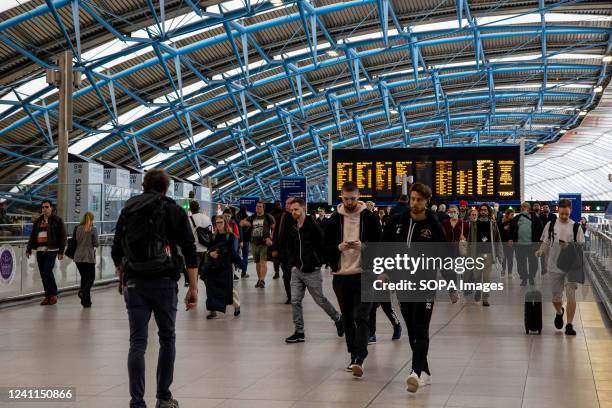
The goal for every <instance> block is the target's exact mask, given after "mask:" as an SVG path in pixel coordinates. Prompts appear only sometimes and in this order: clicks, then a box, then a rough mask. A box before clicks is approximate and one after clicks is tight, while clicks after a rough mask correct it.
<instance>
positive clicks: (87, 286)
mask: <svg viewBox="0 0 612 408" xmlns="http://www.w3.org/2000/svg"><path fill="white" fill-rule="evenodd" d="M72 239H74V240H75V241H76V250H75V252H74V257H73V258H72V259H73V260H74V263H75V264H76V267H77V269H78V270H79V274H80V275H81V288H80V289H79V293H78V295H79V298H81V305H82V306H83V307H84V308H90V307H91V287H92V286H93V283H94V279H95V273H96V248H97V247H98V231H97V230H96V227H95V226H94V215H93V213H92V212H90V211H88V212H86V213H85V215H83V218H82V219H81V223H80V224H79V225H77V226H76V227H75V228H74V233H73V238H72Z"/></svg>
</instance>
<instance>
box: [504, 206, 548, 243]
mask: <svg viewBox="0 0 612 408" xmlns="http://www.w3.org/2000/svg"><path fill="white" fill-rule="evenodd" d="M521 217H526V218H527V219H528V220H530V221H531V242H540V238H541V237H542V231H543V230H544V228H543V227H542V221H540V217H538V216H537V215H534V214H533V213H531V214H529V216H526V215H525V214H522V213H519V214H517V215H516V216H515V217H514V218H512V221H510V230H511V231H512V233H511V235H510V236H511V237H512V240H513V241H514V242H518V230H519V225H518V222H519V219H520V218H521Z"/></svg>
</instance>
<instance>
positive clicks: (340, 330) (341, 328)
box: [334, 319, 344, 337]
mask: <svg viewBox="0 0 612 408" xmlns="http://www.w3.org/2000/svg"><path fill="white" fill-rule="evenodd" d="M334 324H335V325H336V331H337V332H338V337H342V336H344V325H343V324H342V319H340V320H338V321H337V322H334Z"/></svg>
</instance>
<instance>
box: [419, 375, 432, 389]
mask: <svg viewBox="0 0 612 408" xmlns="http://www.w3.org/2000/svg"><path fill="white" fill-rule="evenodd" d="M426 385H431V375H429V374H427V373H426V372H425V371H423V372H422V373H421V377H420V378H419V387H425V386H426Z"/></svg>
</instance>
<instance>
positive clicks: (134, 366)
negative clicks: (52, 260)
mask: <svg viewBox="0 0 612 408" xmlns="http://www.w3.org/2000/svg"><path fill="white" fill-rule="evenodd" d="M142 186H143V189H144V193H142V194H139V195H137V196H134V197H132V198H130V199H129V200H128V201H127V202H126V204H125V207H124V208H123V210H122V211H121V214H120V215H119V219H118V220H117V225H116V228H115V238H114V240H113V247H112V250H111V256H112V258H113V262H114V263H115V267H116V268H117V274H118V276H119V280H120V282H121V283H120V285H121V286H120V289H121V291H122V293H123V297H124V299H125V304H126V307H127V312H128V317H129V324H130V351H129V354H128V373H129V387H130V396H131V401H130V408H144V407H146V403H145V401H144V393H145V357H144V356H145V352H146V349H147V338H148V333H149V331H148V326H149V320H150V319H151V314H153V315H154V316H155V322H156V323H157V327H158V336H159V358H158V363H157V393H156V398H157V405H156V408H178V402H177V401H176V400H175V399H174V398H173V397H172V393H171V392H170V386H171V385H172V379H173V376H174V360H175V357H176V346H175V343H176V332H175V325H176V310H177V304H178V297H177V294H178V285H177V281H178V280H179V278H180V265H181V264H182V262H180V261H179V260H178V249H177V247H180V248H181V251H182V254H183V256H184V258H185V265H186V266H187V271H188V274H189V289H188V290H187V294H186V296H185V307H186V310H191V309H193V308H195V307H196V306H197V302H198V282H197V274H198V270H197V266H198V259H197V256H196V247H195V239H194V237H193V233H192V230H191V227H190V226H189V220H188V218H187V213H186V212H185V211H184V210H183V209H182V208H181V207H179V206H178V205H177V204H176V202H175V201H174V200H172V199H171V198H168V197H166V193H167V191H168V187H169V186H170V176H169V175H168V173H166V172H165V171H164V170H162V169H151V170H149V171H147V173H146V174H145V176H144V181H143V183H142Z"/></svg>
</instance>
